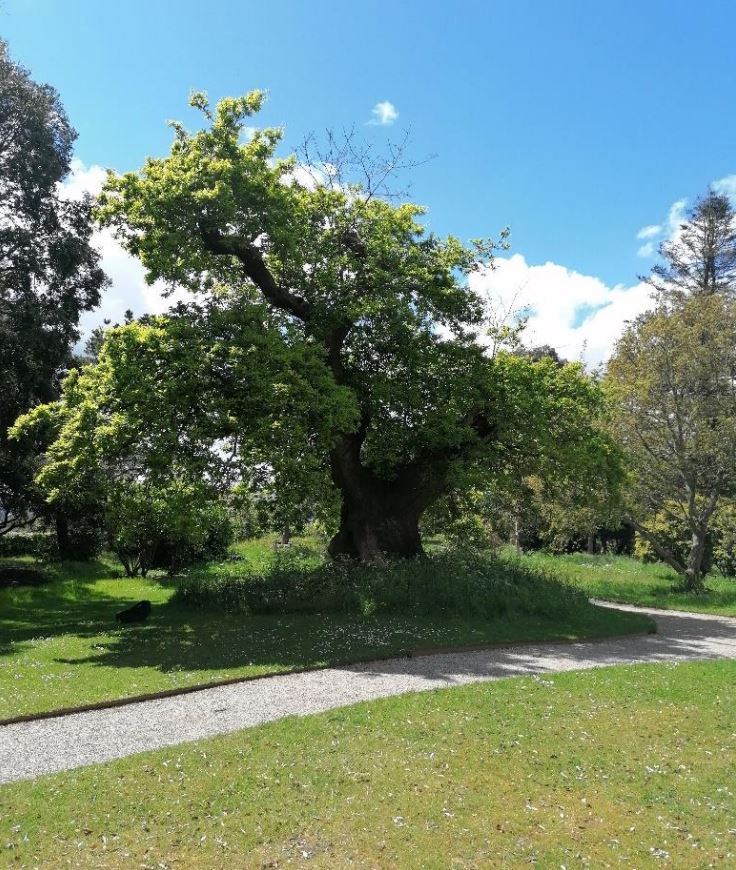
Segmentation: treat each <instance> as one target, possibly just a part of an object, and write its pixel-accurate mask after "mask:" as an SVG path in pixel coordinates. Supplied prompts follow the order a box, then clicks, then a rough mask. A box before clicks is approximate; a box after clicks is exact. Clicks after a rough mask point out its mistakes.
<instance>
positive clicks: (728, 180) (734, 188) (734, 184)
mask: <svg viewBox="0 0 736 870" xmlns="http://www.w3.org/2000/svg"><path fill="white" fill-rule="evenodd" d="M713 189H714V190H715V191H716V192H717V193H722V194H725V195H726V196H728V197H730V198H731V199H732V200H733V201H734V202H735V203H736V175H727V176H726V177H725V178H719V179H718V181H714V182H713Z"/></svg>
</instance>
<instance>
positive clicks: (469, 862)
mask: <svg viewBox="0 0 736 870" xmlns="http://www.w3.org/2000/svg"><path fill="white" fill-rule="evenodd" d="M735 779H736V663H734V662H715V663H707V664H704V663H698V664H681V665H665V664H660V665H645V666H636V667H631V666H628V667H619V668H610V669H600V670H594V671H587V672H582V673H565V674H557V675H551V676H545V677H544V678H541V679H540V678H522V679H512V680H506V681H502V682H497V683H486V684H478V685H473V686H466V687H462V688H455V689H444V690H441V691H433V692H427V693H421V694H417V695H410V696H401V697H394V698H390V699H386V700H381V701H377V702H371V703H364V704H359V705H357V706H354V707H350V708H347V709H343V710H336V711H332V712H329V713H325V714H321V715H319V716H310V717H306V718H291V719H286V720H283V721H280V722H277V723H273V724H269V725H265V726H261V727H259V728H255V729H251V730H248V731H244V732H240V733H237V734H233V735H229V736H227V737H221V738H217V739H213V740H206V741H201V742H198V743H195V744H191V745H183V746H178V747H175V748H172V749H167V750H164V751H157V752H149V753H146V754H143V755H136V756H133V757H131V758H128V759H124V760H121V761H118V762H115V763H112V764H105V765H101V766H97V767H92V768H84V769H80V770H77V771H71V772H67V773H63V774H58V775H54V776H51V777H45V778H42V779H40V780H38V781H36V782H34V783H20V784H15V785H11V786H6V787H4V788H0V842H2V844H3V845H4V846H5V849H4V855H5V860H6V861H7V862H8V865H11V864H13V866H15V865H16V864H17V865H18V866H29V867H30V866H38V865H42V866H61V865H64V866H66V864H67V863H69V864H71V865H73V866H80V867H92V866H95V867H129V866H142V867H158V866H163V867H172V866H183V867H235V866H237V867H269V866H270V867H277V866H279V867H280V866H286V865H301V864H306V863H309V865H310V866H316V867H325V868H327V867H343V866H348V865H350V866H357V867H412V868H413V867H417V868H418V867H431V868H434V867H437V868H440V867H442V868H444V867H486V866H490V867H522V866H528V865H531V866H537V867H545V868H546V867H549V868H560V867H566V868H582V867H639V868H645V867H660V866H665V867H677V868H702V867H710V866H715V867H724V868H725V867H732V866H735V865H736V837H735V836H734V819H736V800H735V799H734V786H733V783H734V780H735Z"/></svg>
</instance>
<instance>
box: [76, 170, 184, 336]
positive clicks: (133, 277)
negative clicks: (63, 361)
mask: <svg viewBox="0 0 736 870" xmlns="http://www.w3.org/2000/svg"><path fill="white" fill-rule="evenodd" d="M106 177H107V172H106V170H105V169H103V168H102V167H101V166H85V165H84V164H83V163H82V162H81V161H79V160H74V161H73V162H72V171H71V174H70V175H69V177H68V178H67V179H66V180H65V181H64V182H63V183H62V184H61V185H60V193H61V195H62V196H65V197H68V198H70V199H78V198H80V197H82V196H83V195H84V194H85V193H90V194H92V195H93V196H94V195H96V194H98V193H99V192H100V189H101V188H102V185H103V183H104V181H105V178H106ZM92 244H93V245H94V247H95V248H97V250H98V251H99V252H100V254H101V265H102V268H103V269H104V271H105V274H106V275H107V276H108V278H110V281H111V284H110V286H109V287H108V288H107V289H106V290H104V291H103V293H102V301H101V303H100V306H99V308H96V309H95V310H94V311H88V312H86V313H85V314H83V315H82V318H81V321H80V330H81V333H82V343H83V342H84V339H85V338H86V336H88V335H89V333H90V332H91V331H92V329H94V327H96V326H99V325H100V324H101V323H102V322H103V321H104V320H105V319H109V320H111V321H112V322H113V323H118V322H121V321H122V320H123V315H124V313H125V311H126V309H128V308H130V309H131V310H132V311H133V313H134V314H135V315H136V316H137V317H139V316H140V315H142V314H162V313H163V312H164V311H166V310H167V309H168V308H169V307H170V306H171V305H172V304H173V303H175V302H176V301H178V300H180V299H186V298H188V297H189V295H190V294H189V293H188V292H187V291H185V290H179V291H176V292H175V293H174V294H173V295H172V296H169V297H168V298H167V297H164V290H165V285H164V284H163V282H161V281H157V282H156V283H155V284H152V285H149V284H146V281H145V270H144V268H143V266H142V265H141V263H140V261H139V260H138V259H136V258H135V257H133V256H131V255H130V254H129V253H128V252H127V251H126V250H125V249H124V248H123V247H122V245H121V244H120V243H119V242H118V241H117V240H116V239H115V237H114V235H113V234H112V232H111V231H110V230H107V229H106V230H98V231H96V232H95V233H94V234H93V237H92Z"/></svg>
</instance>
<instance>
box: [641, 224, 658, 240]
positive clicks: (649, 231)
mask: <svg viewBox="0 0 736 870" xmlns="http://www.w3.org/2000/svg"><path fill="white" fill-rule="evenodd" d="M661 232H662V227H661V226H660V224H649V226H648V227H642V228H641V229H640V230H639V232H638V233H637V234H636V237H637V239H651V238H654V236H658V235H659V234H660V233H661Z"/></svg>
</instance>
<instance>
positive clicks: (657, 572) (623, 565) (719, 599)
mask: <svg viewBox="0 0 736 870" xmlns="http://www.w3.org/2000/svg"><path fill="white" fill-rule="evenodd" d="M521 558H522V561H523V562H524V563H525V564H528V565H532V566H533V567H536V568H541V569H543V570H545V571H548V572H550V573H551V574H554V575H556V576H558V577H561V578H562V579H564V580H567V581H568V582H570V583H573V584H574V585H575V586H579V587H580V588H581V589H584V590H585V592H587V593H588V595H590V597H591V598H602V599H606V600H608V601H618V602H621V603H623V604H638V605H640V606H642V607H661V608H664V609H670V610H695V611H698V612H701V613H716V614H720V615H721V616H736V579H729V578H727V577H722V576H721V575H720V574H709V575H708V578H707V579H706V584H705V585H706V591H705V593H703V594H702V595H692V594H689V593H686V592H676V591H674V588H673V587H674V586H675V584H676V583H677V581H678V576H677V574H676V573H675V572H674V571H673V570H672V569H671V568H669V567H667V566H666V565H662V564H659V563H657V564H649V565H647V564H644V563H643V562H639V561H638V560H637V559H632V558H631V557H629V556H609V555H600V556H589V555H587V554H586V553H570V554H569V555H562V556H553V555H550V554H549V553H542V552H535V553H527V554H525V555H524V556H522V557H521Z"/></svg>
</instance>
